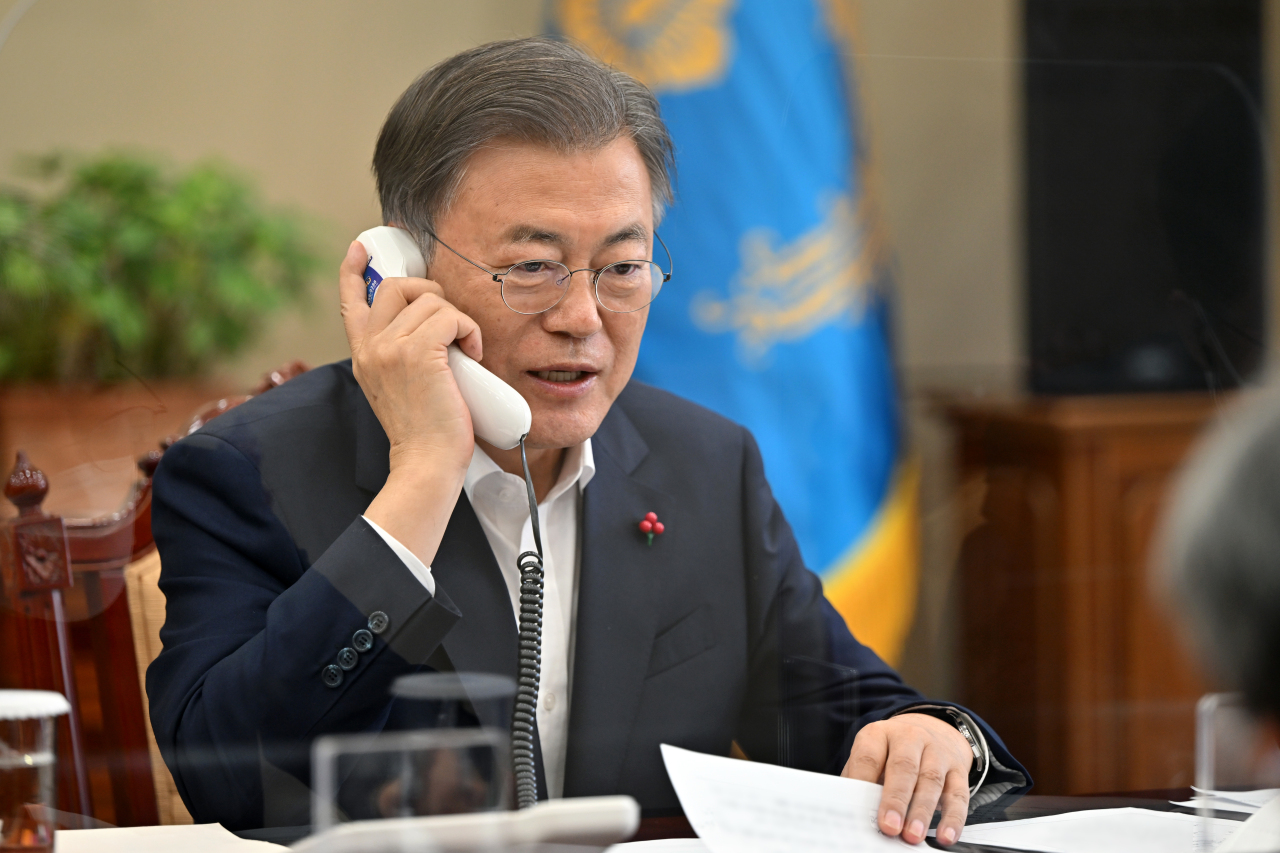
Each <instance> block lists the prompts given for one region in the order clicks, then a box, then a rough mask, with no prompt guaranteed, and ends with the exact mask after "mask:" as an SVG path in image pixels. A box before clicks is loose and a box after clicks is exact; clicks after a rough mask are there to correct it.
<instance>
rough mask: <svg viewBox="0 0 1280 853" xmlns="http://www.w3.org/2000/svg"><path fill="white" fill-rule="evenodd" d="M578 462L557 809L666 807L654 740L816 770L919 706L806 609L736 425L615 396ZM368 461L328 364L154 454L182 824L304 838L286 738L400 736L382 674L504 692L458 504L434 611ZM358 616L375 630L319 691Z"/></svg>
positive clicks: (498, 632) (500, 598)
mask: <svg viewBox="0 0 1280 853" xmlns="http://www.w3.org/2000/svg"><path fill="white" fill-rule="evenodd" d="M592 447H593V451H594V455H595V461H596V474H595V476H594V478H593V479H592V480H591V482H590V484H589V485H588V486H587V487H586V489H585V490H584V493H583V498H582V500H583V507H582V525H581V537H582V538H581V547H580V549H579V551H580V555H581V569H580V579H579V593H578V609H577V628H576V632H577V633H576V651H575V656H574V660H573V672H572V679H573V680H572V684H573V688H572V689H573V694H572V706H571V711H570V722H569V737H568V750H567V756H566V762H565V781H564V794H565V796H584V795H598V794H614V793H621V794H630V795H632V796H634V797H635V798H636V799H637V800H639V802H640V803H641V805H642V806H643V807H644V808H646V809H648V810H651V811H652V810H659V809H665V808H673V807H676V806H677V805H678V801H677V799H676V796H675V792H674V790H673V789H672V787H671V784H670V782H669V781H668V779H667V775H666V772H665V770H664V768H663V765H662V758H661V755H660V751H659V744H662V743H671V744H675V745H678V746H682V747H687V748H689V749H693V750H698V751H701V752H707V753H714V754H719V755H727V754H728V753H729V751H730V745H731V743H732V742H734V741H736V742H737V743H738V744H739V745H740V747H741V748H742V749H743V750H744V751H745V752H746V753H747V754H748V755H749V756H750V757H751V758H752V759H755V760H763V761H770V762H775V763H781V764H787V765H790V766H795V767H803V768H807V769H813V770H820V771H826V772H839V770H840V768H841V766H842V765H843V763H844V759H845V757H847V754H848V750H849V747H850V744H851V743H852V739H853V737H854V736H855V735H856V733H857V731H858V730H859V729H860V728H861V727H863V726H865V725H867V724H868V723H871V722H874V721H876V720H881V719H884V718H886V717H888V716H890V715H892V714H893V713H895V712H897V711H901V710H902V709H903V708H905V707H908V706H910V705H912V704H917V703H920V702H922V701H925V700H923V697H921V696H920V694H918V693H916V692H915V691H914V690H912V689H911V688H909V687H907V686H906V685H904V684H903V683H902V681H901V679H900V678H899V677H898V675H897V674H896V673H895V672H894V671H893V670H892V669H891V668H890V667H889V666H888V665H886V664H885V663H884V662H883V661H882V660H880V658H879V657H877V656H876V654H875V653H874V652H872V651H871V650H870V649H868V648H866V647H865V646H862V645H860V644H858V643H857V641H856V640H854V638H853V637H852V636H851V635H850V634H849V632H848V629H847V628H846V627H845V625H844V622H843V620H841V619H840V617H839V616H838V615H837V614H836V613H835V611H834V610H833V609H832V607H831V606H830V604H828V603H827V601H826V599H825V598H823V595H822V587H821V583H820V581H819V580H818V578H817V577H816V576H815V575H814V574H813V573H811V572H810V571H809V570H808V569H807V568H805V566H804V563H803V561H802V560H801V557H800V552H799V549H798V548H797V545H796V542H795V539H794V537H793V536H792V533H791V530H790V528H789V527H788V525H787V522H786V520H785V519H784V518H783V515H782V512H781V510H780V509H779V508H778V505H777V503H776V502H775V501H774V499H773V495H772V493H771V492H770V490H769V486H768V483H767V482H766V481H765V476H764V469H763V465H762V463H761V458H760V453H759V451H758V449H757V447H756V445H755V442H754V440H753V439H752V437H751V435H750V433H748V432H747V430H745V429H744V428H742V427H741V426H738V425H736V424H733V423H731V422H729V421H727V420H725V419H723V418H721V417H719V416H717V415H715V414H713V413H711V412H709V411H707V410H705V409H703V408H700V407H698V406H696V405H694V404H692V403H690V402H688V401H685V400H682V399H680V398H678V397H675V396H672V395H670V394H667V393H665V392H662V391H659V390H656V389H654V388H651V387H648V386H645V385H642V384H640V383H637V382H632V383H630V384H629V385H628V386H627V388H626V389H625V390H624V391H623V392H622V394H621V395H620V396H619V398H618V399H617V401H616V402H615V403H614V405H613V407H612V408H611V409H610V411H609V413H608V415H607V416H606V417H605V419H604V421H603V423H602V424H601V426H600V429H599V430H598V431H597V433H596V435H595V436H594V437H593V439H592ZM389 449H390V448H389V442H388V439H387V436H386V433H385V432H384V431H383V429H382V427H381V425H380V424H379V423H378V420H377V418H376V416H375V415H374V413H373V410H372V409H371V408H370V406H369V404H368V401H367V400H366V399H365V397H364V394H363V393H362V391H361V390H360V387H359V385H358V384H357V383H356V381H355V379H354V377H353V376H352V373H351V366H350V363H349V362H343V363H338V364H331V365H327V366H325V367H321V368H318V369H316V370H312V371H311V372H309V373H306V374H304V375H302V376H300V377H298V378H296V379H293V380H291V381H289V382H288V383H286V384H285V385H283V386H281V387H280V388H277V389H275V390H273V391H270V392H268V393H266V394H264V395H261V396H259V397H256V398H254V399H252V400H250V401H248V402H247V403H245V404H244V405H242V406H239V407H238V408H236V409H234V410H232V411H231V412H229V413H227V414H225V415H222V416H221V417H219V418H217V419H216V420H214V421H212V422H210V423H209V424H207V425H206V426H205V427H204V428H202V429H201V430H200V431H199V432H197V433H195V434H194V435H191V436H189V437H187V438H184V439H183V440H182V441H180V442H178V443H177V444H175V445H174V446H173V447H171V448H169V450H168V451H166V453H165V455H164V458H163V461H162V462H161V463H160V467H159V469H158V470H157V472H156V475H155V480H154V497H153V504H152V525H153V530H154V532H155V538H156V544H157V546H158V547H159V550H160V556H161V560H162V566H163V569H162V573H161V578H160V587H161V590H162V591H163V592H164V594H165V596H166V599H167V612H166V618H165V625H164V628H163V629H162V631H161V634H160V636H161V639H162V640H163V643H164V650H163V651H162V652H161V654H160V656H159V657H158V658H157V660H156V661H155V663H153V664H152V665H151V667H150V669H149V670H148V671H147V694H148V696H149V697H150V702H151V720H152V724H153V726H154V729H155V734H156V739H157V741H158V742H159V745H160V750H161V753H162V754H163V755H164V758H165V761H166V763H167V764H168V766H169V768H170V769H171V770H172V772H173V777H174V780H175V782H176V783H177V787H178V790H179V792H180V793H181V795H182V798H183V800H184V801H185V802H186V804H187V807H188V808H189V809H190V811H191V813H192V815H193V816H194V818H195V819H196V820H197V821H199V822H205V821H219V822H221V823H223V824H225V825H226V826H228V827H230V828H233V829H241V828H254V827H260V826H264V825H295V824H299V823H305V822H307V809H308V801H307V792H308V788H307V785H308V784H309V781H310V777H309V773H310V768H309V762H308V752H307V749H308V746H309V744H310V742H311V741H312V740H313V739H314V738H315V737H317V736H319V735H322V734H326V733H334V732H364V731H379V730H384V729H388V728H397V727H401V726H404V725H412V723H411V722H408V723H406V722H405V721H404V720H403V719H401V718H400V717H398V715H397V713H396V708H395V707H394V703H393V701H392V699H391V697H390V695H389V692H388V691H389V687H390V685H391V683H392V681H394V679H396V678H397V677H398V676H401V675H404V674H406V673H412V672H417V671H422V670H441V671H448V670H457V671H480V672H493V673H502V674H506V675H509V676H512V677H514V676H515V673H516V661H517V638H516V619H515V616H514V614H513V612H512V608H511V603H510V598H509V596H508V593H507V588H506V585H505V583H504V581H503V578H502V575H501V573H500V572H499V569H498V566H497V564H496V562H495V559H494V556H493V552H492V551H491V550H490V548H489V545H488V540H487V539H486V538H485V534H484V531H483V529H482V528H481V526H480V523H479V521H478V519H477V518H476V515H475V512H474V511H473V510H472V508H471V506H470V504H469V502H468V500H467V497H466V494H465V493H463V494H462V495H461V496H460V497H459V498H458V500H457V504H456V506H455V507H454V510H453V515H452V517H451V519H450V522H449V525H448V528H447V530H446V532H445V535H444V539H443V541H442V542H441V545H440V549H439V551H438V553H437V554H436V556H435V559H434V560H433V561H432V564H431V567H432V572H433V573H434V576H435V580H436V585H437V586H436V594H435V595H434V596H432V595H430V594H428V592H427V591H426V589H425V588H424V587H423V586H422V585H421V584H420V583H419V582H418V581H417V580H416V579H415V578H414V576H413V575H412V574H411V573H410V571H409V570H408V569H407V568H406V567H405V565H404V564H403V563H402V562H401V561H400V559H399V558H398V557H396V555H395V554H394V552H392V550H391V549H390V548H389V547H388V546H387V545H386V544H385V543H384V542H383V540H382V539H381V538H380V537H379V536H378V534H377V533H376V532H375V531H374V530H373V529H372V528H371V527H370V526H369V525H368V524H367V523H366V522H365V521H364V520H363V519H362V518H361V515H362V513H363V512H364V510H365V509H366V507H368V505H369V503H370V502H371V501H372V499H373V497H374V495H376V494H377V492H378V491H379V489H381V487H382V485H383V483H384V482H385V481H386V478H387V474H388V451H389ZM426 499H429V496H424V500H426ZM650 511H652V512H656V513H657V514H658V516H659V518H661V519H662V520H663V521H664V522H665V524H666V530H665V532H664V534H663V535H662V536H660V537H657V538H655V540H654V542H653V544H652V546H650V545H648V544H647V542H646V539H645V537H644V536H643V535H642V534H640V533H639V531H638V530H637V527H636V525H637V522H638V521H639V520H640V519H641V518H643V517H644V515H645V513H647V512H650ZM376 611H381V612H383V613H385V614H386V615H387V617H388V619H389V626H388V627H387V629H386V630H385V631H383V632H382V633H381V634H379V635H378V636H377V637H376V638H375V643H374V646H373V648H372V649H370V650H369V651H367V652H365V653H363V654H360V655H359V660H358V662H357V664H356V666H355V668H354V669H352V670H351V671H349V672H346V673H345V677H344V678H343V680H342V683H341V684H340V685H338V686H337V687H331V686H327V685H326V683H325V680H324V678H323V672H324V670H325V668H326V667H328V666H329V665H330V664H333V663H334V662H335V657H336V655H337V653H338V652H339V650H341V649H343V648H345V647H348V646H351V645H352V636H353V633H354V632H355V631H357V630H359V629H361V628H364V627H365V626H366V624H367V623H368V620H369V617H370V614H372V613H374V612H376ZM479 713H480V715H481V717H482V720H481V722H484V723H486V724H490V725H497V726H503V727H506V726H508V725H509V722H510V721H509V720H499V719H494V720H487V719H483V717H484V712H483V711H482V710H481V711H479ZM980 725H981V723H980ZM984 731H985V733H986V736H987V739H988V741H989V742H990V744H991V746H992V747H993V749H994V751H995V753H996V755H997V757H998V758H999V760H1000V761H1001V763H1002V764H1004V765H1005V766H1007V767H1011V768H1015V769H1018V770H1020V769H1021V768H1020V767H1019V765H1017V763H1016V762H1015V761H1014V760H1013V758H1012V757H1011V756H1010V755H1009V754H1008V753H1007V752H1006V751H1005V750H1004V747H1003V745H1002V744H1001V743H1000V742H999V740H998V738H996V736H995V733H994V732H991V731H990V730H989V729H985V726H984ZM538 775H539V780H540V782H541V777H542V773H541V770H539V774H538ZM543 795H544V796H545V792H544V794H543Z"/></svg>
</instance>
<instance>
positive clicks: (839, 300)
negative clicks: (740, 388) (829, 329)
mask: <svg viewBox="0 0 1280 853" xmlns="http://www.w3.org/2000/svg"><path fill="white" fill-rule="evenodd" d="M867 195H868V194H866V193H864V195H863V201H862V204H860V205H859V206H857V207H855V206H854V201H853V199H852V198H850V197H849V196H847V195H844V196H840V197H838V198H836V199H835V200H834V201H833V202H831V203H830V204H829V205H828V212H827V215H826V216H825V217H823V219H822V221H821V222H819V223H818V224H817V225H816V226H815V227H813V228H811V229H810V230H809V231H807V232H805V233H803V234H801V235H800V236H799V237H797V238H796V239H795V240H793V241H791V242H789V243H785V244H782V245H778V244H779V239H778V235H777V233H776V232H774V231H773V230H771V229H768V228H757V229H753V230H751V231H748V232H747V233H746V234H745V235H743V238H742V244H741V249H740V254H741V264H742V266H741V268H740V270H739V271H738V274H737V275H736V276H735V277H734V279H733V280H732V281H731V282H730V283H729V295H728V298H726V299H720V298H717V296H716V295H714V294H712V293H709V292H708V293H702V294H699V295H698V296H697V297H695V298H694V300H693V302H692V305H691V306H690V310H691V313H692V317H693V321H694V323H696V324H697V325H698V326H699V327H700V328H701V329H703V330H704V331H707V332H713V333H723V332H735V333H737V335H738V343H739V346H740V348H741V351H742V354H743V356H744V357H745V358H747V359H748V360H751V361H757V360H759V359H761V358H763V357H764V356H765V355H766V354H767V353H768V351H769V349H770V348H771V347H773V345H774V344H776V343H779V342H782V341H793V340H799V339H800V338H804V337H807V336H809V335H810V334H812V333H813V332H815V331H816V330H818V329H819V328H821V327H823V326H826V325H828V324H830V323H835V322H838V321H840V320H841V319H847V320H849V321H851V322H853V321H856V320H857V319H858V318H859V317H861V315H862V311H863V308H864V307H865V305H866V300H867V296H868V291H869V288H870V287H871V286H872V285H873V284H874V283H875V282H876V281H877V280H878V279H879V278H880V277H881V276H882V275H883V273H884V268H885V265H886V264H887V261H888V252H887V248H886V245H887V241H886V240H885V236H884V234H883V233H882V230H881V228H879V227H878V226H877V224H876V223H877V222H878V221H879V217H876V216H874V215H872V214H871V211H870V210H869V208H870V205H869V203H868V202H867Z"/></svg>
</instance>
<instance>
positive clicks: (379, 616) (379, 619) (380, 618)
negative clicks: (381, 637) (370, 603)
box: [369, 610, 391, 634]
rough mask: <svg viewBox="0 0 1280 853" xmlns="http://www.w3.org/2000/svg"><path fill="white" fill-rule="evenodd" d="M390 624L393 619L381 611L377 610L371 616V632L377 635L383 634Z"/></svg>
mask: <svg viewBox="0 0 1280 853" xmlns="http://www.w3.org/2000/svg"><path fill="white" fill-rule="evenodd" d="M390 624H391V617H389V616H387V614H385V613H383V612H382V611H381V610H375V611H373V612H372V613H370V614H369V630H370V631H372V632H373V633H375V634H381V633H382V632H383V631H385V630H387V627H388V626H389V625H390Z"/></svg>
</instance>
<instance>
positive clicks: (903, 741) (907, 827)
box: [840, 712, 973, 845]
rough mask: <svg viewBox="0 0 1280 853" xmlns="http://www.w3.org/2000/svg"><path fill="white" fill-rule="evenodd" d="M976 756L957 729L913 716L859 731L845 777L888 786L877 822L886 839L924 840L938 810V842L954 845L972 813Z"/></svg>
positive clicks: (902, 717) (899, 717)
mask: <svg viewBox="0 0 1280 853" xmlns="http://www.w3.org/2000/svg"><path fill="white" fill-rule="evenodd" d="M972 764H973V751H972V750H971V749H970V748H969V742H968V741H967V740H965V738H964V735H962V734H960V732H958V731H956V729H955V727H954V726H952V725H950V724H948V723H946V722H944V721H943V720H939V719H938V718H936V717H930V716H928V715H927V714H912V713H910V712H908V713H905V714H899V715H898V716H896V717H890V718H889V719H887V720H881V721H880V722H878V723H871V724H870V725H868V726H866V727H865V728H863V729H862V731H860V732H858V736H857V737H856V738H855V739H854V741H853V749H851V750H850V751H849V760H848V762H846V763H845V765H844V770H843V771H842V772H841V773H840V775H841V776H847V777H849V778H850V779H861V780H862V781H864V782H877V783H880V784H883V785H884V793H883V794H881V796H880V810H879V812H878V813H877V815H876V822H877V823H878V824H879V826H880V831H881V832H883V833H884V834H885V835H889V836H894V835H901V836H902V838H903V840H904V841H909V842H910V843H912V844H918V843H919V842H921V841H923V840H924V837H925V834H926V833H927V832H928V831H929V823H930V822H931V821H932V820H933V813H934V810H935V809H937V808H938V807H939V806H941V807H942V818H941V819H940V820H939V821H938V840H939V841H940V842H942V843H943V844H948V845H949V844H954V843H955V842H956V840H957V839H959V837H960V830H961V829H962V828H963V827H964V821H965V817H967V816H968V813H969V768H970V767H971V766H972Z"/></svg>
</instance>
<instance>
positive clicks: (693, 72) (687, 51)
mask: <svg viewBox="0 0 1280 853" xmlns="http://www.w3.org/2000/svg"><path fill="white" fill-rule="evenodd" d="M735 2H736V0H555V6H554V9H555V20H556V21H557V23H558V24H559V26H560V29H561V30H562V31H563V33H564V34H565V35H566V36H567V37H569V38H570V39H573V40H574V41H577V42H579V43H581V44H582V45H583V47H585V48H587V49H588V50H589V51H591V52H592V53H594V54H595V55H596V56H597V57H599V58H600V59H601V60H603V61H604V62H607V63H608V64H609V65H612V66H614V67H615V68H618V69H619V70H622V71H625V72H627V73H628V74H630V75H632V76H633V77H635V78H637V79H639V80H641V81H643V82H644V83H645V85H647V86H649V88H651V89H653V90H655V91H684V90H688V89H697V88H701V87H703V86H707V85H709V84H711V83H714V82H716V81H717V80H719V79H721V78H722V77H723V76H724V74H725V72H726V71H727V70H728V68H729V54H730V52H731V48H732V43H731V41H732V40H731V36H730V34H729V28H728V22H727V20H726V19H727V17H728V14H729V12H730V10H731V9H732V8H733V6H734V4H735Z"/></svg>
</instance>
